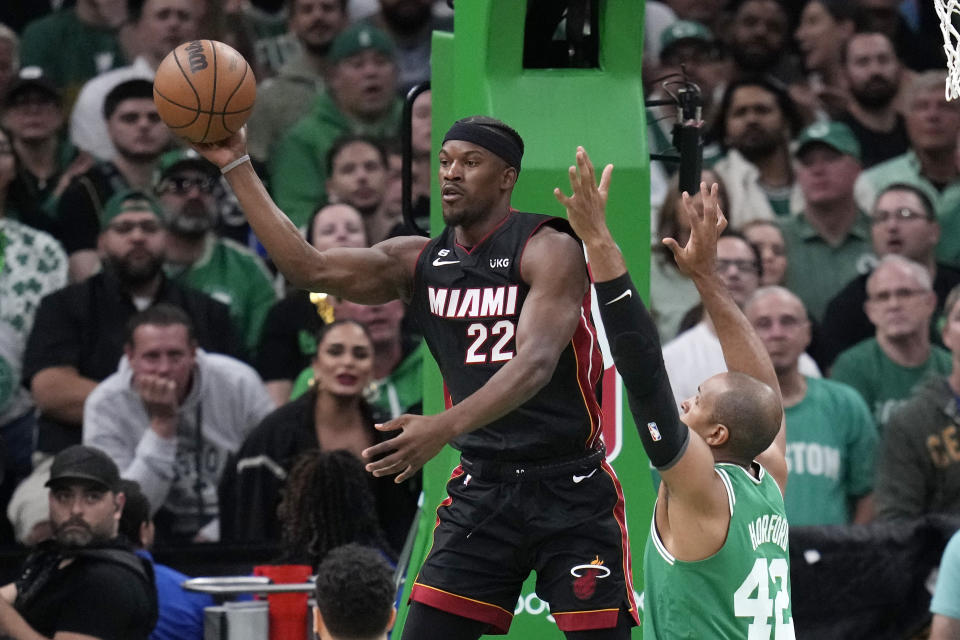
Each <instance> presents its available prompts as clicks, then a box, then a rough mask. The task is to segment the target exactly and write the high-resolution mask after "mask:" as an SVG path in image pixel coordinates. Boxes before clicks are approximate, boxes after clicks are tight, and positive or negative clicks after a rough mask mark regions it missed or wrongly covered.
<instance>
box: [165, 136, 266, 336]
mask: <svg viewBox="0 0 960 640" xmlns="http://www.w3.org/2000/svg"><path fill="white" fill-rule="evenodd" d="M219 179H220V171H219V170H217V168H216V167H214V166H213V165H212V164H210V163H209V162H207V161H206V160H204V159H203V158H201V157H200V155H199V154H197V152H196V151H193V150H176V151H170V152H168V153H166V154H164V155H163V156H162V157H161V158H160V163H159V172H158V179H157V182H156V185H155V187H154V190H155V191H156V193H157V198H158V199H159V200H160V204H161V205H163V209H164V213H165V215H166V222H167V234H166V271H167V275H168V276H170V277H171V278H174V279H175V280H177V281H178V282H181V283H183V284H186V285H189V286H191V287H193V288H194V289H198V290H200V291H203V292H204V293H206V294H207V295H209V296H210V297H212V298H214V299H215V300H219V301H220V302H223V303H224V304H226V305H228V306H229V307H230V314H231V317H232V318H233V321H234V324H235V326H236V327H237V329H238V331H240V333H241V336H242V338H243V343H244V347H245V348H246V351H247V352H248V353H251V354H252V353H253V352H254V351H255V350H256V348H257V345H258V344H259V343H260V331H261V329H262V328H263V323H264V320H265V319H266V317H267V312H269V311H270V307H271V306H272V305H273V303H274V302H276V300H277V293H276V290H275V289H274V287H273V282H272V279H271V276H270V272H269V271H268V270H267V266H266V265H265V264H264V263H263V260H261V259H260V257H259V256H257V255H256V254H255V253H254V252H252V251H250V250H249V249H247V248H246V247H244V246H242V245H240V244H238V243H237V242H234V241H233V240H230V239H227V238H221V237H219V236H218V235H217V234H216V233H215V230H214V229H215V227H216V224H217V220H218V211H220V207H219V206H218V202H219V199H220V198H223V196H224V191H223V189H221V188H220V187H219V185H218V182H219Z"/></svg>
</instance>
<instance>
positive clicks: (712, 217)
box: [663, 182, 727, 279]
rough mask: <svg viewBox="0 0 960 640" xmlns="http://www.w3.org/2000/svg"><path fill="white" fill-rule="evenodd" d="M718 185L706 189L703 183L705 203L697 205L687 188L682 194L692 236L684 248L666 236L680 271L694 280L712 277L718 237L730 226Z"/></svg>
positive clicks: (665, 241) (684, 211)
mask: <svg viewBox="0 0 960 640" xmlns="http://www.w3.org/2000/svg"><path fill="white" fill-rule="evenodd" d="M717 189H718V187H717V184H716V183H714V184H713V186H711V187H710V189H709V191H708V190H707V183H706V182H701V183H700V198H701V201H702V202H703V205H702V206H697V205H695V204H694V202H693V198H691V197H690V194H689V193H687V192H686V191H684V192H683V195H682V197H681V206H682V207H683V214H684V215H686V216H687V218H688V219H689V220H690V239H689V240H687V244H686V246H683V247H681V246H680V245H679V244H678V243H677V241H676V240H675V239H674V238H664V239H663V244H665V245H666V246H667V247H668V248H669V249H670V251H672V252H673V257H674V259H676V261H677V266H678V267H680V271H682V272H683V273H684V274H686V275H688V276H690V277H691V278H693V279H696V278H698V277H705V276H711V275H713V274H714V273H715V269H716V262H717V238H719V237H720V234H721V233H723V230H724V229H726V228H727V218H726V216H724V215H723V211H721V210H720V203H719V201H718V199H717Z"/></svg>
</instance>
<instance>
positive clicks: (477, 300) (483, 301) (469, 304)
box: [427, 284, 517, 318]
mask: <svg viewBox="0 0 960 640" xmlns="http://www.w3.org/2000/svg"><path fill="white" fill-rule="evenodd" d="M427 293H428V295H429V296H430V312H431V313H432V314H433V315H435V316H440V317H442V318H495V317H499V316H512V315H515V314H516V313H517V285H515V284H514V285H509V286H504V287H483V288H473V289H446V288H438V287H427Z"/></svg>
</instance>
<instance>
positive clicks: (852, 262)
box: [781, 122, 873, 320]
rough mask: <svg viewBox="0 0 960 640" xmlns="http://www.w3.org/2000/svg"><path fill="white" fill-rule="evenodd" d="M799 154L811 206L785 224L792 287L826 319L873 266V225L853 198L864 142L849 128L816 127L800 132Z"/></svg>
mask: <svg viewBox="0 0 960 640" xmlns="http://www.w3.org/2000/svg"><path fill="white" fill-rule="evenodd" d="M794 155H795V157H796V160H797V162H796V165H795V166H796V172H797V183H798V184H799V185H800V189H801V191H802V192H803V198H804V201H805V204H804V208H803V213H802V214H801V215H799V216H794V217H790V218H784V219H782V220H781V228H782V229H783V238H784V240H785V241H786V245H787V255H788V256H790V268H789V269H787V279H786V287H787V288H788V289H790V290H791V291H793V292H794V293H795V294H797V296H799V297H800V299H801V300H802V301H803V304H804V306H805V307H806V308H807V311H809V312H810V315H811V316H812V317H813V318H814V319H815V320H820V319H821V318H823V312H824V310H825V309H826V308H827V303H828V302H830V299H831V298H833V296H834V295H836V293H837V292H838V291H839V290H840V289H841V288H843V287H844V286H845V285H846V284H847V283H848V282H850V280H852V279H853V278H854V277H855V276H857V275H859V274H861V273H865V272H866V271H867V270H868V269H869V267H870V266H871V265H872V264H873V249H872V247H871V244H870V222H869V220H868V219H867V217H866V215H864V214H863V213H862V212H861V211H860V210H859V209H858V208H857V203H856V200H855V199H854V195H853V185H854V183H855V182H856V180H857V176H858V175H860V143H859V142H857V139H856V137H854V135H853V132H852V131H851V130H850V127H848V126H847V125H845V124H843V123H840V122H816V123H814V124H812V125H810V126H809V127H807V128H806V129H804V130H803V131H802V132H801V133H800V136H799V137H798V138H797V146H796V150H795V151H794Z"/></svg>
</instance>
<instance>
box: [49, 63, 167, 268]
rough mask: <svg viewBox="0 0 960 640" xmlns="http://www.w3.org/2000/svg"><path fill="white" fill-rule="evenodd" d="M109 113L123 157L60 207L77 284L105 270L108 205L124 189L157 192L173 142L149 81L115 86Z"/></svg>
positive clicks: (88, 176) (93, 174) (87, 179)
mask: <svg viewBox="0 0 960 640" xmlns="http://www.w3.org/2000/svg"><path fill="white" fill-rule="evenodd" d="M103 115H104V117H105V118H106V120H107V133H108V135H109V137H110V141H111V142H112V143H113V146H114V147H115V148H116V150H117V153H116V155H114V156H113V157H112V158H111V159H110V160H107V161H104V162H98V163H97V164H95V165H94V166H93V167H91V168H90V170H89V171H86V172H85V173H83V174H81V175H80V176H78V177H77V178H76V180H74V181H73V182H72V183H71V184H70V186H68V187H67V189H66V191H64V193H63V196H62V197H61V198H60V203H59V205H58V207H57V225H58V228H59V235H58V238H57V239H58V240H60V242H61V243H62V244H63V248H64V249H65V250H66V252H67V255H68V256H69V258H70V280H71V281H72V282H79V281H80V280H83V279H84V278H86V277H87V276H89V275H90V274H92V273H93V272H94V271H96V270H97V267H98V266H99V258H98V256H97V236H98V234H99V233H100V216H101V214H102V212H103V207H104V204H105V203H106V202H107V200H109V199H110V196H112V195H113V194H115V193H117V192H119V191H122V190H123V189H128V188H130V189H141V190H144V191H149V190H150V189H152V188H153V179H154V175H153V174H154V169H155V168H156V165H157V161H158V160H159V159H160V156H161V154H163V152H164V150H165V149H167V148H168V147H169V145H170V143H171V139H172V138H171V134H170V130H169V129H168V128H167V126H166V125H165V124H163V122H162V121H161V120H160V115H159V114H158V113H157V106H156V105H155V104H154V103H153V83H152V82H150V81H149V80H143V79H142V78H135V79H132V80H127V81H125V82H122V83H120V84H118V85H117V86H116V87H114V88H113V89H112V90H111V91H110V93H108V94H107V97H106V100H105V101H104V103H103Z"/></svg>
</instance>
